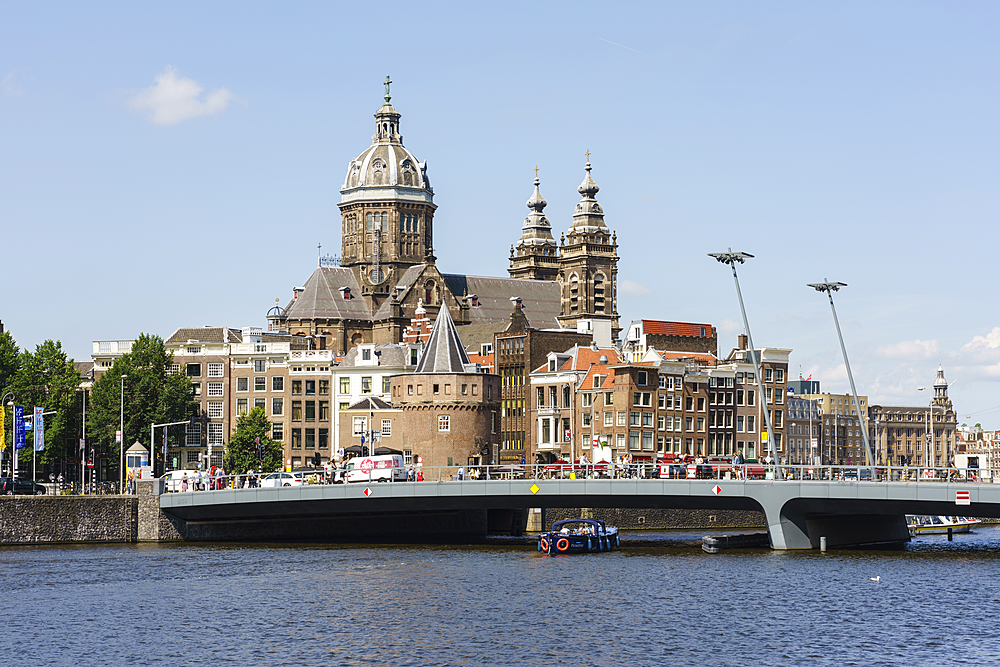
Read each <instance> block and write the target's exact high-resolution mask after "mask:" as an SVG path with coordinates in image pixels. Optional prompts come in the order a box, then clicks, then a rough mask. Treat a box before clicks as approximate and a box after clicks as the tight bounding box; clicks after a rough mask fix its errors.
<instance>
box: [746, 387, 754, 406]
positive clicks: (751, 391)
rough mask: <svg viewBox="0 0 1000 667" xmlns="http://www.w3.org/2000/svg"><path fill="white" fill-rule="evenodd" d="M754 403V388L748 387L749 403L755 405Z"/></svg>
mask: <svg viewBox="0 0 1000 667" xmlns="http://www.w3.org/2000/svg"><path fill="white" fill-rule="evenodd" d="M753 404H754V390H753V389H747V405H753Z"/></svg>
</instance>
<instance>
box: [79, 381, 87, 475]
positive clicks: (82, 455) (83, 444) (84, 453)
mask: <svg viewBox="0 0 1000 667" xmlns="http://www.w3.org/2000/svg"><path fill="white" fill-rule="evenodd" d="M82 391H83V437H82V438H81V440H82V442H81V443H80V493H84V494H85V493H86V492H87V472H86V470H87V467H86V458H87V389H86V387H85V388H84V389H83V390H82Z"/></svg>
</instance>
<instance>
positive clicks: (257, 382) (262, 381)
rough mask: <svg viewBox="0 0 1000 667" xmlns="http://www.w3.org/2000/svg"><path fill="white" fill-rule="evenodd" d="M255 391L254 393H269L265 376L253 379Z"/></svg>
mask: <svg viewBox="0 0 1000 667" xmlns="http://www.w3.org/2000/svg"><path fill="white" fill-rule="evenodd" d="M253 390H254V391H267V378H266V377H264V376H263V375H258V376H257V377H255V378H254V379H253Z"/></svg>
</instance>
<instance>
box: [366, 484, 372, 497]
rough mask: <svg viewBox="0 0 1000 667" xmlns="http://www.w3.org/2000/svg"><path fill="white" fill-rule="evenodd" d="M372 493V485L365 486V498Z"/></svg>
mask: <svg viewBox="0 0 1000 667" xmlns="http://www.w3.org/2000/svg"><path fill="white" fill-rule="evenodd" d="M370 495H372V490H371V487H367V486H366V487H365V498H367V497H368V496H370Z"/></svg>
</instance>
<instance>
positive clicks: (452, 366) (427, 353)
mask: <svg viewBox="0 0 1000 667" xmlns="http://www.w3.org/2000/svg"><path fill="white" fill-rule="evenodd" d="M414 372H415V373H435V374H442V373H474V372H475V365H474V364H472V363H470V362H469V355H467V354H466V353H465V346H464V345H462V339H461V338H459V336H458V331H457V330H456V329H455V322H454V321H453V320H452V319H451V314H450V313H449V312H448V308H447V307H446V306H442V307H441V310H440V312H439V313H438V316H437V319H436V320H434V328H433V329H431V337H430V339H429V340H428V341H427V347H426V348H425V349H424V354H423V356H422V357H420V361H419V362H417V368H416V370H415V371H414Z"/></svg>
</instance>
